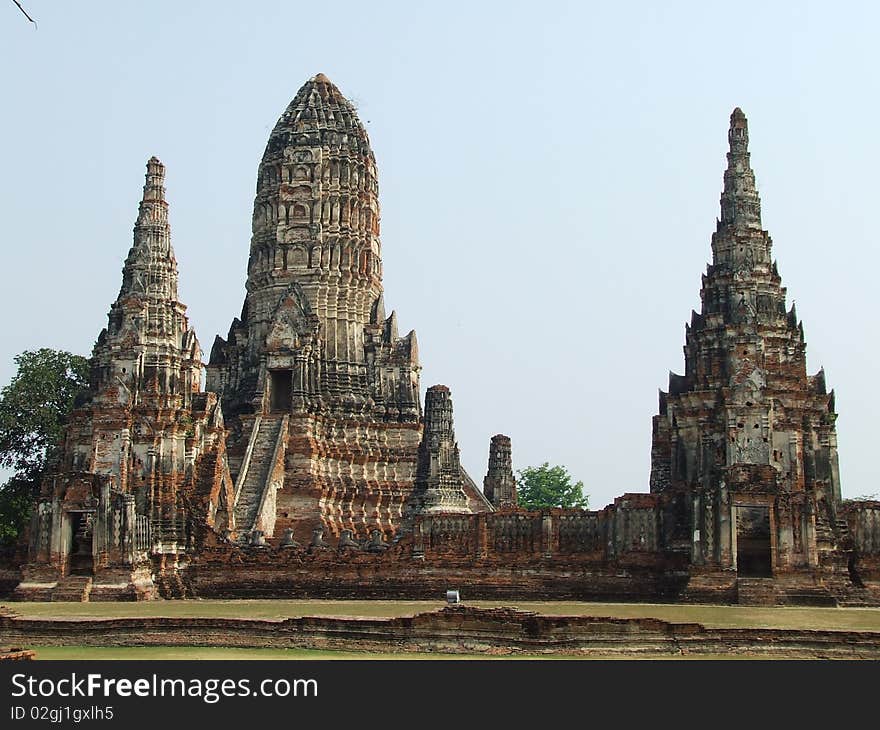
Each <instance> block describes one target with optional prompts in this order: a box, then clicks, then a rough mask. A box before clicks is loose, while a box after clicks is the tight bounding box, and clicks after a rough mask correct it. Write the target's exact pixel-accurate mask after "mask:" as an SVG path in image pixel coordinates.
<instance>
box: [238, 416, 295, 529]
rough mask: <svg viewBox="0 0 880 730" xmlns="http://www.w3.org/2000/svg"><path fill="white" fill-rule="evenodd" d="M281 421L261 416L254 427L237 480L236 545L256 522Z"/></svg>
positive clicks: (281, 424)
mask: <svg viewBox="0 0 880 730" xmlns="http://www.w3.org/2000/svg"><path fill="white" fill-rule="evenodd" d="M283 422H284V417H283V416H281V415H278V416H263V417H262V418H261V419H260V420H259V421H258V422H257V423H256V424H255V425H254V428H255V429H256V435H255V438H254V439H253V444H252V446H251V445H249V447H248V450H249V452H250V453H249V454H248V456H247V457H246V458H245V462H244V466H243V469H244V471H243V473H241V474H239V477H238V479H237V480H236V494H235V508H234V513H235V526H236V531H237V532H238V535H239V542H246V541H247V540H248V538H249V533H250V531H251V529H252V528H253V525H254V521H255V520H256V519H257V512H258V511H259V509H260V502H261V501H262V499H263V492H264V491H265V488H266V480H267V479H268V478H269V474H270V472H271V471H272V466H273V457H274V456H275V447H276V446H277V444H278V436H279V434H280V433H281V429H282V426H283Z"/></svg>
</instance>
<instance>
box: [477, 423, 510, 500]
mask: <svg viewBox="0 0 880 730" xmlns="http://www.w3.org/2000/svg"><path fill="white" fill-rule="evenodd" d="M483 494H484V495H485V497H486V499H488V500H489V501H490V502H491V503H492V506H493V507H496V508H504V507H516V480H515V479H514V478H513V466H512V461H511V448H510V437H509V436H504V435H503V434H497V435H496V436H493V437H492V441H491V443H490V444H489V469H488V471H487V472H486V477H485V479H483Z"/></svg>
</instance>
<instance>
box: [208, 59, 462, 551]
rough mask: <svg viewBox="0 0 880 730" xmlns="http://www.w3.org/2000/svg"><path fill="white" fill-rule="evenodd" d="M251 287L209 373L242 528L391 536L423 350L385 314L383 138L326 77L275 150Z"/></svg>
mask: <svg viewBox="0 0 880 730" xmlns="http://www.w3.org/2000/svg"><path fill="white" fill-rule="evenodd" d="M246 286H247V295H246V297H245V302H244V307H243V308H242V313H241V317H240V318H239V319H236V320H235V321H233V323H232V326H231V328H230V330H229V335H228V337H227V339H226V340H223V339H222V338H220V337H218V338H217V339H216V341H215V343H214V347H213V349H212V351H211V359H210V364H209V366H208V377H207V387H208V390H213V391H216V392H218V393H220V394H221V395H222V398H223V407H224V413H225V414H226V417H227V419H228V421H227V422H228V424H229V426H230V427H231V429H232V435H231V438H230V443H229V453H230V466H231V468H232V471H233V473H234V474H237V475H238V476H237V479H236V499H235V504H236V507H235V525H234V529H233V531H234V532H236V533H237V534H238V535H240V536H244V535H248V534H251V533H253V532H254V531H259V532H262V533H265V534H266V535H272V534H273V533H274V532H275V531H276V522H277V523H278V524H277V527H286V528H291V529H293V534H296V535H297V536H298V537H302V538H306V537H307V536H308V535H309V534H311V531H312V529H313V528H314V526H315V525H316V524H319V525H322V526H323V527H324V528H327V529H329V530H330V531H331V532H333V533H335V534H337V535H338V534H340V533H341V531H342V530H343V529H349V530H352V532H353V533H355V534H361V535H364V534H368V533H369V532H371V531H372V530H374V529H379V530H380V531H382V532H384V533H386V534H388V535H390V534H392V533H393V531H394V529H395V528H396V525H397V523H398V522H399V520H400V518H401V516H402V510H403V506H404V503H405V502H406V501H407V499H408V498H409V496H410V492H411V491H412V489H413V484H414V480H415V473H416V463H417V460H418V447H419V443H420V439H421V425H420V418H421V407H420V398H419V371H420V369H421V368H420V366H419V357H418V346H417V343H416V336H415V332H410V333H409V334H407V335H406V336H404V337H401V336H400V335H399V333H398V325H397V315H396V314H395V313H394V312H392V313H391V315H390V316H386V313H385V304H384V301H383V294H382V259H381V246H380V243H379V199H378V181H377V172H376V160H375V157H374V155H373V151H372V149H371V147H370V141H369V138H368V137H367V133H366V131H365V130H364V127H363V125H362V124H361V122H360V120H359V119H358V117H357V114H356V112H355V109H354V107H353V106H352V105H351V103H349V102H348V101H347V100H346V99H345V98H344V97H343V96H342V94H341V93H340V91H339V89H337V88H336V86H334V85H333V84H332V83H331V82H330V81H329V79H327V78H326V77H325V76H324V75H323V74H318V75H317V76H315V77H314V78H312V79H310V80H309V81H308V82H307V83H306V84H305V85H304V86H303V87H302V88H301V89H300V90H299V92H298V93H297V94H296V97H295V98H294V99H293V101H292V102H291V103H290V104H289V105H288V107H287V109H286V110H285V111H284V113H283V114H282V115H281V118H280V119H279V120H278V123H277V124H276V125H275V128H274V129H273V131H272V133H271V135H270V137H269V142H268V144H267V145H266V150H265V152H264V153H263V159H262V161H261V162H260V168H259V173H258V177H257V193H256V198H255V200H254V213H253V236H252V238H251V248H250V258H249V261H248V275H247V285H246ZM463 489H464V487H463V486H460V487H459V491H462V490H463ZM279 490H280V491H279ZM276 492H277V497H276ZM461 496H462V500H464V501H465V502H466V501H467V500H466V499H465V497H464V494H463V493H462V495H461ZM288 534H290V533H288Z"/></svg>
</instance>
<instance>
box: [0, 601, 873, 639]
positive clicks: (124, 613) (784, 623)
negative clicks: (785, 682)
mask: <svg viewBox="0 0 880 730" xmlns="http://www.w3.org/2000/svg"><path fill="white" fill-rule="evenodd" d="M5 605H6V606H7V607H8V608H11V609H12V610H14V611H15V612H17V613H19V614H21V615H22V616H27V617H33V618H65V619H71V618H82V619H87V618H124V617H131V618H142V617H153V616H162V617H193V616H202V617H208V618H215V617H223V618H254V619H270V620H281V619H284V618H288V617H297V616H373V617H381V616H388V617H390V616H411V615H413V614H416V613H421V612H423V611H431V610H436V609H439V608H442V606H443V604H442V603H440V602H437V601H322V600H314V601H286V600H237V601H216V600H193V601H148V602H144V603H6V604H5ZM467 605H473V606H484V607H490V606H515V607H517V608H520V609H522V610H526V611H537V612H539V613H543V614H547V615H554V616H565V615H569V616H571V615H574V616H612V617H618V618H635V617H650V618H658V619H662V620H665V621H672V622H678V623H680V622H696V623H701V624H703V625H705V626H707V627H717V628H747V627H755V628H796V629H824V630H835V629H836V630H850V631H878V632H880V608H783V607H773V608H764V607H754V606H702V605H674V604H636V603H581V602H571V601H558V602H557V601H546V602H527V601H471V602H468V604H467Z"/></svg>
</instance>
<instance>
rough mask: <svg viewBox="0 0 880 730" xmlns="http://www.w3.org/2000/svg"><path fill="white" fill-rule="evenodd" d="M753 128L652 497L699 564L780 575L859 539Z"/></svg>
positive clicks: (658, 424) (734, 175)
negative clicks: (758, 164)
mask: <svg viewBox="0 0 880 730" xmlns="http://www.w3.org/2000/svg"><path fill="white" fill-rule="evenodd" d="M748 142H749V132H748V123H747V121H746V117H745V115H744V114H743V112H742V111H741V110H740V109H735V110H734V111H733V114H732V115H731V117H730V132H729V144H730V151H729V152H728V154H727V170H726V172H725V173H724V191H723V192H722V194H721V218H720V220H719V221H718V223H717V229H716V231H715V233H714V234H713V236H712V254H713V259H712V263H711V264H710V265H709V266H708V268H707V271H706V275H705V276H704V277H703V287H702V291H701V298H702V302H703V304H702V309H701V311H700V313H699V314H698V313H696V312H694V313H693V314H692V317H691V323H690V325H689V326H687V327H686V335H685V340H686V342H685V348H684V353H685V373H684V375H675V374H670V377H669V390H668V392H662V391H661V393H660V413H659V415H657V416H655V417H654V429H653V431H654V435H653V449H652V468H651V491H652V492H655V493H662V494H663V495H664V497H665V498H666V504H667V509H666V512H665V514H664V534H665V539H666V542H667V546H669V547H673V548H678V549H682V550H689V551H690V552H691V553H692V555H691V557H692V560H693V561H694V562H696V563H705V564H707V565H717V566H720V567H722V568H726V569H732V568H736V569H738V570H739V572H740V574H745V575H751V574H753V575H769V574H771V573H773V574H778V573H779V572H780V571H784V570H788V569H797V568H804V567H806V568H809V567H813V566H816V565H817V564H818V562H819V558H820V555H819V553H820V552H822V551H824V552H828V551H832V550H833V549H835V548H836V547H837V546H838V545H839V544H840V543H841V542H842V541H843V539H844V538H845V535H844V534H843V533H845V527H844V526H843V525H842V524H838V522H837V517H836V507H837V505H838V503H839V501H840V479H839V476H838V467H837V438H836V435H835V427H834V423H835V419H836V415H835V413H834V394H833V392H832V393H828V392H827V391H826V386H825V376H824V373H823V372H822V371H821V370H820V371H819V372H818V374H816V375H813V376H808V375H807V371H806V358H805V350H806V346H805V344H804V330H803V326H802V325H801V323H800V322H799V321H798V319H797V315H796V314H795V309H794V306H793V305H792V307H791V309H790V310H787V309H786V303H785V294H786V291H785V288H784V287H782V284H781V279H780V277H779V274H778V272H777V267H776V263H775V262H774V261H773V260H772V258H771V254H770V250H771V240H770V236H769V235H768V234H767V232H766V231H764V230H762V228H761V203H760V200H759V198H758V193H757V190H756V188H755V175H754V173H753V172H752V169H751V167H750V163H749V152H748Z"/></svg>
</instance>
